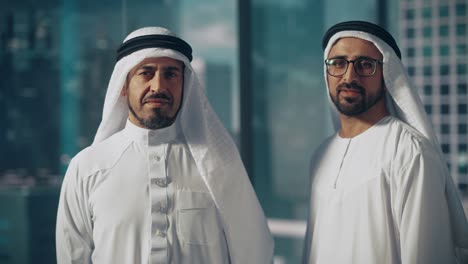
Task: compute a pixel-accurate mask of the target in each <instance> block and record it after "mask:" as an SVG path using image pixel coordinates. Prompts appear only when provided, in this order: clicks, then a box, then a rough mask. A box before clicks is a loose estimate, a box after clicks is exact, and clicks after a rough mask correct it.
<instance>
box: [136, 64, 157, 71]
mask: <svg viewBox="0 0 468 264" xmlns="http://www.w3.org/2000/svg"><path fill="white" fill-rule="evenodd" d="M155 69H156V67H154V66H150V65H142V66H140V67H139V68H138V70H147V71H154V70H155Z"/></svg>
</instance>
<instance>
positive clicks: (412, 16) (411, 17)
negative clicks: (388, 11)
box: [406, 9, 414, 20]
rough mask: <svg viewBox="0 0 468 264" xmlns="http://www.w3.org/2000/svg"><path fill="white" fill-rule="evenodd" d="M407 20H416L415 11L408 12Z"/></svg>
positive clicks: (409, 10)
mask: <svg viewBox="0 0 468 264" xmlns="http://www.w3.org/2000/svg"><path fill="white" fill-rule="evenodd" d="M406 19H408V20H413V19H414V9H408V10H406Z"/></svg>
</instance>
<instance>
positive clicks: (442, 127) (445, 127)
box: [440, 124, 450, 135]
mask: <svg viewBox="0 0 468 264" xmlns="http://www.w3.org/2000/svg"><path fill="white" fill-rule="evenodd" d="M440 133H441V134H442V135H446V134H450V125H449V124H442V125H440Z"/></svg>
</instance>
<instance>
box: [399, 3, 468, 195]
mask: <svg viewBox="0 0 468 264" xmlns="http://www.w3.org/2000/svg"><path fill="white" fill-rule="evenodd" d="M467 6H468V1H467V0H453V1H445V0H433V1H426V0H401V1H400V20H399V21H400V26H399V27H400V34H399V35H400V45H401V50H402V53H403V61H404V64H405V65H406V67H407V70H408V73H409V75H410V76H411V77H412V80H413V82H414V84H415V85H416V87H417V88H418V90H419V92H420V94H421V97H422V99H423V102H424V104H425V109H426V112H427V113H428V114H429V117H430V119H431V121H432V123H433V125H434V128H435V130H436V133H437V135H438V137H439V141H440V144H441V146H442V150H443V152H444V155H445V158H446V160H447V162H448V165H449V169H450V173H451V175H452V177H453V179H454V181H455V182H457V183H458V186H459V187H460V189H461V190H464V191H467V184H468V152H467V144H468V129H467V127H468V114H467V113H468V109H467V108H468V92H467V90H468V89H467V84H468V75H467V73H468V71H467V63H468V48H467V45H468V34H467V27H468V15H467Z"/></svg>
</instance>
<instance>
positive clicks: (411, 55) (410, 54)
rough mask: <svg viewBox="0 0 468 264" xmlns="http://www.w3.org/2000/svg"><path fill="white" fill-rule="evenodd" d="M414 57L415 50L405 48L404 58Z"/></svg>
mask: <svg viewBox="0 0 468 264" xmlns="http://www.w3.org/2000/svg"><path fill="white" fill-rule="evenodd" d="M414 55H415V49H414V48H407V49H406V56H408V57H409V58H412V57H414Z"/></svg>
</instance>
